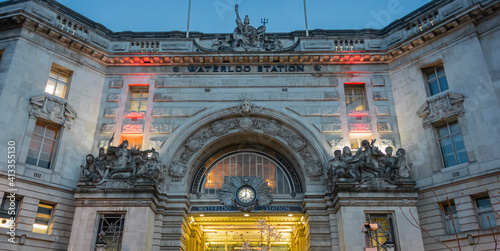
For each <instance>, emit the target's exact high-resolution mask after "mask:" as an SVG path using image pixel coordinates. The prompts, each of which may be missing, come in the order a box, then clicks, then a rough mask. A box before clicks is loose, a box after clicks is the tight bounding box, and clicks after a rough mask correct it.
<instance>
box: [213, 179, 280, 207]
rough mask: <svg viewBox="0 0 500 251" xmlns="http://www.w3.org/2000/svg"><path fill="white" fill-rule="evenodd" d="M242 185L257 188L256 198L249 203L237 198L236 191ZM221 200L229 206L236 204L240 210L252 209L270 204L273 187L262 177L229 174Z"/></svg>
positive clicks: (225, 180) (223, 186)
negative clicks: (246, 203) (239, 200)
mask: <svg viewBox="0 0 500 251" xmlns="http://www.w3.org/2000/svg"><path fill="white" fill-rule="evenodd" d="M242 186H251V187H252V188H253V189H255V192H256V200H255V201H254V202H253V203H251V204H248V205H245V204H241V203H240V202H238V200H237V199H236V191H238V189H239V188H240V187H242ZM220 202H221V203H222V204H224V205H225V206H227V207H232V206H236V207H238V209H239V210H240V211H246V212H249V211H252V210H253V209H254V208H255V207H256V206H261V207H264V206H269V204H271V202H272V198H271V188H270V187H269V185H268V184H267V182H266V181H264V180H263V179H262V178H259V177H254V176H250V177H246V176H229V177H225V178H224V184H223V185H222V192H221V193H220Z"/></svg>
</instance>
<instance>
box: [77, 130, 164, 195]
mask: <svg viewBox="0 0 500 251" xmlns="http://www.w3.org/2000/svg"><path fill="white" fill-rule="evenodd" d="M111 141H112V139H111V140H110V142H111ZM159 157H160V156H159V153H158V152H156V151H155V149H154V148H153V149H151V150H145V151H140V150H138V149H136V148H132V149H128V141H127V140H125V141H123V142H122V143H121V144H120V145H118V146H109V147H108V149H107V151H105V149H104V148H103V147H101V148H99V155H98V156H97V157H95V156H94V155H92V154H87V156H86V157H85V165H84V166H83V165H82V166H81V175H80V184H79V185H96V186H105V187H110V186H111V187H133V186H134V185H135V184H136V183H144V182H146V183H153V184H156V185H158V184H160V183H161V182H163V180H164V179H165V177H164V171H165V170H164V169H165V167H164V165H162V164H161V163H160V161H159Z"/></svg>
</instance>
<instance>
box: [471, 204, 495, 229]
mask: <svg viewBox="0 0 500 251" xmlns="http://www.w3.org/2000/svg"><path fill="white" fill-rule="evenodd" d="M476 207H477V217H478V219H479V227H480V228H481V229H493V228H496V227H497V222H496V220H495V212H493V208H492V207H491V202H490V198H489V197H488V196H485V197H480V198H476Z"/></svg>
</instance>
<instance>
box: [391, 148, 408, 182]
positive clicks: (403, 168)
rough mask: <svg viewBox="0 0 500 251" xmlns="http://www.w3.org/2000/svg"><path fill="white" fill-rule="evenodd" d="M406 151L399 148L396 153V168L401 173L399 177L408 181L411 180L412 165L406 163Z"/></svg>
mask: <svg viewBox="0 0 500 251" xmlns="http://www.w3.org/2000/svg"><path fill="white" fill-rule="evenodd" d="M405 154H406V150H405V149H403V148H399V149H398V150H397V151H396V156H397V157H396V163H395V166H396V168H397V170H398V171H399V177H401V178H404V179H408V178H410V171H411V166H412V165H411V164H410V163H407V162H406V157H405Z"/></svg>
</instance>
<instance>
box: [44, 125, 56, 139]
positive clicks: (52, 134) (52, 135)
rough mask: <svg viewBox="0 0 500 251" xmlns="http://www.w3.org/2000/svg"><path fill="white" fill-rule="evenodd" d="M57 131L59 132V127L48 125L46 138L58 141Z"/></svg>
mask: <svg viewBox="0 0 500 251" xmlns="http://www.w3.org/2000/svg"><path fill="white" fill-rule="evenodd" d="M57 131H58V129H57V127H55V126H50V125H47V130H46V131H45V138H49V139H56V136H57Z"/></svg>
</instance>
